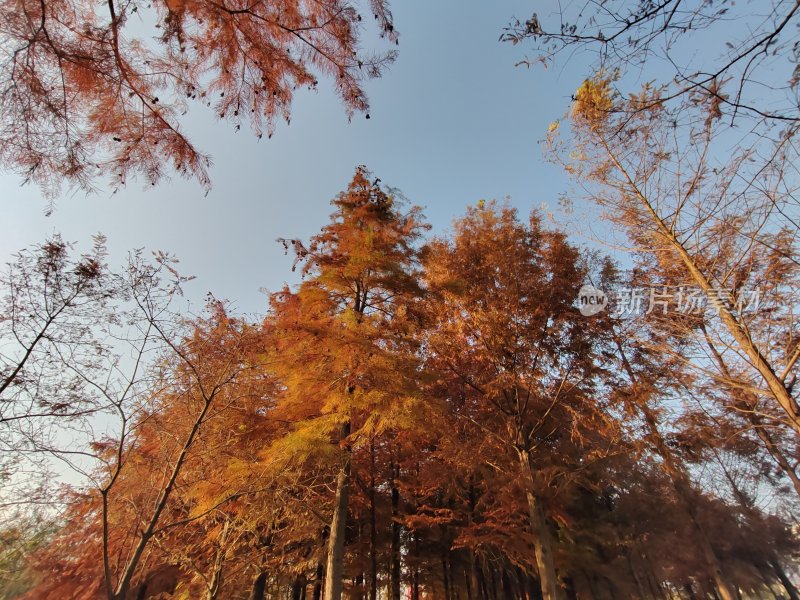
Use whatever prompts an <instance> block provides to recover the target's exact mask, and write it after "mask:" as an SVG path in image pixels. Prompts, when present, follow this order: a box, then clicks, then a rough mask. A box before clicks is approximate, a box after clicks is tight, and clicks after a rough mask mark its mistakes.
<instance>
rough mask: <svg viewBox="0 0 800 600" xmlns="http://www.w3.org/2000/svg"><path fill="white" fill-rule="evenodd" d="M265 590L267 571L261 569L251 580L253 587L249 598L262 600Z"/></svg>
mask: <svg viewBox="0 0 800 600" xmlns="http://www.w3.org/2000/svg"><path fill="white" fill-rule="evenodd" d="M266 590H267V572H266V571H261V573H259V574H258V577H256V578H255V580H254V581H253V588H252V589H251V590H250V600H264V592H266Z"/></svg>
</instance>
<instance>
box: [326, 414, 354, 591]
mask: <svg viewBox="0 0 800 600" xmlns="http://www.w3.org/2000/svg"><path fill="white" fill-rule="evenodd" d="M348 435H350V422H349V421H348V422H347V423H345V424H344V425H342V432H341V439H342V440H344V439H345V438H347V436H348ZM343 460H344V463H343V464H342V466H341V468H340V469H339V474H338V476H337V477H336V500H335V502H334V509H333V518H332V519H331V529H330V537H329V538H328V564H327V568H326V572H325V600H341V598H342V579H343V576H344V573H343V569H344V534H345V523H346V521H347V503H348V497H349V493H350V450H349V449H347V450H345V456H344V459H343Z"/></svg>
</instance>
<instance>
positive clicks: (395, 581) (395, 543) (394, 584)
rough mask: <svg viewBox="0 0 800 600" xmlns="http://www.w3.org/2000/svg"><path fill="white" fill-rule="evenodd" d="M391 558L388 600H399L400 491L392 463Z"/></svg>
mask: <svg viewBox="0 0 800 600" xmlns="http://www.w3.org/2000/svg"><path fill="white" fill-rule="evenodd" d="M391 470H392V548H391V550H392V558H391V590H390V595H389V598H390V600H400V522H399V520H398V519H399V513H400V490H399V489H398V488H397V480H398V479H399V478H400V466H399V465H396V464H394V463H392V465H391Z"/></svg>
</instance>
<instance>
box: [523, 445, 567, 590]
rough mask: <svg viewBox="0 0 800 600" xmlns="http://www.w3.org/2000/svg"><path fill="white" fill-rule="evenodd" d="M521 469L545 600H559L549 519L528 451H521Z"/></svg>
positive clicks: (537, 566)
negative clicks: (536, 488)
mask: <svg viewBox="0 0 800 600" xmlns="http://www.w3.org/2000/svg"><path fill="white" fill-rule="evenodd" d="M519 457H520V468H521V469H522V477H523V480H524V481H525V483H526V488H527V489H526V492H525V495H526V497H527V500H528V518H529V519H530V526H531V533H532V534H533V548H534V554H535V557H536V568H537V569H538V570H539V581H540V584H541V587H542V598H543V600H559V598H560V595H559V589H558V580H557V578H556V568H555V564H554V563H553V548H552V543H551V541H550V530H549V529H548V528H547V519H546V518H545V515H544V510H543V509H542V504H541V502H539V500H538V498H536V496H535V495H534V493H533V489H534V482H533V471H532V467H531V458H530V454H529V453H528V451H527V450H520V452H519Z"/></svg>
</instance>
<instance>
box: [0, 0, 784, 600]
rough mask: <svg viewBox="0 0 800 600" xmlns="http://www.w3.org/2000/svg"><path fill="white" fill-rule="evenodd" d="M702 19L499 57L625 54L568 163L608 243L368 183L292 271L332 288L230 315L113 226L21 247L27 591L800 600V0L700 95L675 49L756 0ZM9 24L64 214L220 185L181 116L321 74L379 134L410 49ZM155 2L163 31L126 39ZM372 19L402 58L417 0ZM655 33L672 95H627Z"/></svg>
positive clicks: (577, 33)
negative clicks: (108, 193)
mask: <svg viewBox="0 0 800 600" xmlns="http://www.w3.org/2000/svg"><path fill="white" fill-rule="evenodd" d="M162 4H163V6H162ZM688 4H690V5H691V6H687V3H685V2H684V3H682V2H681V1H680V0H665V1H664V2H663V3H653V2H650V1H642V2H607V3H604V2H601V3H599V4H597V5H596V6H595V4H594V3H590V4H589V5H588V6H590V7H593V11H594V12H595V13H596V14H594V16H592V17H587V16H586V14H585V13H584V12H580V13H579V14H577V15H572V16H570V14H569V13H568V11H569V10H571V9H569V8H565V9H564V11H566V12H563V13H562V14H561V17H562V18H561V25H560V29H557V30H554V31H553V32H549V30H547V29H546V26H547V25H548V23H544V22H542V21H540V18H539V17H538V16H537V15H536V14H534V15H533V17H531V18H530V19H528V20H525V21H521V20H516V21H513V22H511V23H510V24H509V26H508V28H507V29H506V31H505V32H504V33H503V36H502V38H501V40H502V41H504V42H508V43H513V44H527V45H529V47H533V48H537V49H538V50H541V51H542V52H543V53H544V54H543V55H542V56H541V57H540V59H541V60H542V61H544V62H553V61H556V60H557V59H558V58H559V57H560V56H562V55H564V54H568V53H570V52H572V51H577V50H578V49H581V50H582V51H584V52H587V53H589V55H591V56H593V57H594V58H595V59H596V63H594V64H593V70H592V73H591V74H589V76H588V77H586V79H585V80H584V82H583V84H582V85H581V86H580V87H579V88H578V89H577V90H576V91H575V93H574V96H573V97H572V99H571V101H570V105H569V106H568V107H567V110H566V113H565V114H564V115H563V117H562V118H561V119H560V120H556V121H553V123H552V124H551V125H550V127H549V129H548V131H547V132H546V138H545V139H544V140H543V142H542V146H543V148H544V151H545V157H546V159H547V160H549V161H551V162H552V163H555V164H557V165H560V166H562V167H563V168H564V170H565V172H566V173H567V174H568V175H569V176H570V177H571V178H572V180H573V181H574V182H575V184H576V189H577V190H578V191H575V192H574V194H572V193H571V195H570V196H569V197H566V196H565V198H564V199H562V203H563V205H564V207H565V209H566V211H565V213H566V214H569V215H573V214H575V212H578V213H579V214H580V210H581V205H585V206H591V207H592V208H593V209H595V210H597V211H599V212H598V213H596V214H600V215H602V217H603V219H604V223H605V225H607V227H608V228H609V231H613V232H614V234H615V235H617V236H618V239H619V240H620V241H619V245H618V246H616V247H612V244H610V243H609V246H608V247H607V251H603V250H600V249H597V248H596V247H591V248H589V247H586V246H585V245H581V244H580V243H578V242H577V241H575V240H574V239H572V237H571V232H570V230H569V227H568V226H566V225H564V223H562V222H559V220H558V219H556V218H554V217H553V216H552V215H549V214H547V213H546V212H544V211H537V210H533V211H530V212H523V211H520V210H518V209H517V208H514V207H513V206H512V205H511V204H509V203H508V202H498V201H494V200H479V201H477V202H475V201H474V200H473V201H472V204H466V200H465V204H466V208H465V209H463V210H462V211H461V214H460V215H459V216H457V217H456V218H455V220H454V221H453V223H452V225H451V227H450V228H449V229H448V230H446V231H432V228H431V227H430V225H429V224H428V223H427V221H426V218H425V215H424V214H423V209H422V208H420V207H419V206H417V205H415V204H414V203H413V202H412V201H411V200H408V199H406V198H405V197H404V196H403V194H402V193H401V192H400V191H399V190H398V189H396V188H392V187H389V186H388V185H386V184H384V183H383V182H382V181H381V180H380V179H379V178H378V176H377V175H380V174H379V173H372V172H370V171H369V170H368V168H367V167H366V166H359V167H357V168H356V169H355V174H354V175H353V176H352V179H351V181H350V183H349V185H348V187H347V188H346V189H344V190H342V191H341V192H340V193H339V194H338V195H336V196H335V197H334V198H333V199H332V201H331V206H332V213H331V214H330V217H329V219H328V220H327V222H326V221H325V220H324V219H320V220H319V224H318V233H316V234H315V235H314V236H312V237H311V238H310V239H307V240H306V239H297V238H291V237H287V238H280V239H278V240H277V244H276V245H275V247H274V253H273V256H272V257H265V260H270V258H275V257H277V256H280V255H281V253H284V254H285V255H288V256H290V257H291V260H293V265H292V267H291V270H292V271H294V272H295V275H296V279H297V282H296V283H295V284H293V285H285V286H284V287H283V288H282V289H278V290H271V291H270V292H269V294H268V302H267V307H266V309H265V310H264V312H263V314H259V315H243V314H241V313H240V312H239V311H237V310H236V309H235V305H234V301H235V299H232V300H230V301H229V300H225V299H218V298H216V297H214V296H213V295H211V294H209V296H208V298H207V302H206V305H205V307H204V309H203V310H202V311H201V312H200V313H199V314H194V313H192V312H191V311H190V310H188V309H187V308H185V307H186V302H185V301H183V299H182V294H183V291H184V288H185V287H186V286H187V284H188V282H189V281H190V280H191V279H192V278H191V277H189V276H187V275H185V274H183V273H181V271H180V265H179V263H178V261H177V258H176V257H174V256H172V255H171V254H168V253H165V252H155V253H153V254H149V253H147V252H145V251H144V250H133V251H131V253H130V254H129V256H128V259H127V261H126V262H124V263H123V264H118V263H117V261H115V260H114V259H112V258H110V256H109V252H108V249H107V240H106V239H105V238H104V237H103V236H101V235H98V236H97V237H96V238H95V239H94V240H93V243H92V245H91V248H90V249H88V250H85V249H84V250H81V249H80V248H81V246H79V245H78V244H74V243H72V242H71V241H70V240H65V239H63V238H62V237H61V236H60V235H58V234H54V235H52V236H50V237H49V238H48V239H46V240H44V241H42V242H41V243H39V244H38V245H35V246H33V247H29V248H27V249H25V250H22V251H20V252H19V253H18V254H17V255H15V256H14V257H13V258H12V259H11V260H10V261H9V262H8V264H7V265H6V268H5V269H4V270H3V271H2V274H0V599H2V600H11V599H14V598H20V599H26V600H38V599H50V598H54V599H55V598H59V599H61V598H63V599H76V600H77V599H80V600H94V599H98V600H99V599H107V600H126V599H130V600H134V599H135V600H145V599H147V598H153V599H156V598H160V599H167V598H173V599H183V600H188V599H195V598H198V599H204V600H225V599H231V600H233V599H241V600H245V599H247V600H265V599H267V598H271V599H279V598H280V599H284V598H285V599H291V600H301V599H303V600H312V599H313V600H322V599H324V600H340V599H342V598H347V599H351V600H367V599H369V600H377V599H378V598H382V599H387V600H400V599H401V598H407V599H409V600H432V599H442V600H506V599H507V600H539V599H541V600H616V599H624V598H630V599H633V598H641V599H649V600H673V599H682V600H697V599H701V598H703V599H709V598H710V599H714V600H741V599H747V598H752V599H773V598H774V599H787V598H788V599H790V600H800V585H798V575H797V574H798V564H800V562H799V561H800V521H799V520H798V519H800V404H799V403H798V391H797V390H796V389H795V383H796V381H797V376H798V369H800V367H798V360H799V359H800V324H798V322H797V318H796V316H795V315H796V312H797V307H798V302H797V297H798V292H800V262H799V261H800V255H799V254H798V247H797V235H798V202H797V194H796V192H797V186H798V183H799V181H798V176H797V171H796V166H795V165H796V163H797V152H796V148H795V144H796V137H795V135H796V133H797V128H798V126H800V116H798V115H799V114H800V111H798V103H797V102H796V99H797V91H798V87H799V86H800V83H799V82H800V70H799V69H800V67H797V66H796V63H797V60H796V58H797V55H798V50H797V48H798V43H797V42H796V41H795V40H793V39H792V37H791V34H789V36H788V38H780V35H781V34H783V33H786V32H787V31H788V30H789V28H794V30H795V33H796V27H797V23H796V22H795V21H794V20H793V19H794V18H795V16H796V13H797V12H798V10H800V4H798V3H796V2H788V3H787V2H781V1H775V2H774V3H772V4H771V5H770V7H771V8H770V10H769V11H768V12H767V14H768V18H765V19H762V20H760V21H759V23H760V27H761V28H760V29H754V30H749V32H748V34H747V36H746V37H745V38H743V39H742V40H740V43H738V44H731V43H730V42H729V43H728V44H727V50H726V52H728V54H727V55H726V56H727V59H726V61H724V62H723V63H721V64H722V66H721V67H720V68H719V69H717V68H716V67H713V69H716V70H713V69H712V70H710V71H709V72H706V71H702V70H699V71H696V72H692V73H689V72H688V71H686V70H685V69H684V67H683V66H682V65H681V63H680V59H681V57H682V56H683V55H681V54H680V52H678V51H677V50H676V51H675V54H674V55H672V54H669V52H671V51H672V49H673V48H675V47H677V45H678V44H679V43H680V42H681V40H684V39H691V37H689V38H687V37H686V36H691V35H692V34H693V33H696V32H699V33H701V34H702V33H703V32H704V31H706V30H707V29H709V28H711V27H714V26H718V25H719V24H720V23H722V25H723V26H726V27H727V25H726V23H727V19H728V18H727V17H726V16H725V15H726V13H727V11H728V10H729V9H730V10H734V8H735V5H734V4H733V3H729V2H724V1H716V0H714V1H703V2H691V3H688ZM0 5H1V6H2V10H3V14H2V19H1V20H0V25H2V32H3V35H4V36H5V37H6V39H7V41H9V43H10V42H11V41H13V42H15V43H16V44H17V45H16V46H15V47H16V48H17V49H16V51H14V52H12V53H10V54H11V56H12V58H11V59H9V62H8V64H7V65H5V66H3V67H2V69H3V78H4V81H8V82H10V83H11V84H10V85H9V86H8V87H7V88H6V89H4V91H2V93H1V94H0V98H2V108H3V111H4V116H3V123H4V127H3V129H2V131H0V143H2V149H0V161H2V162H3V165H4V168H6V169H9V170H11V171H14V172H16V173H17V174H19V175H22V176H23V177H24V178H25V179H26V180H28V181H30V182H32V183H34V184H36V185H39V186H40V188H41V189H42V191H43V194H45V196H46V197H49V198H53V197H54V195H57V194H58V191H59V189H60V186H61V185H62V184H66V185H71V186H76V187H77V188H80V189H84V190H90V189H91V188H92V187H93V186H94V185H95V184H96V182H97V181H98V180H99V179H104V178H105V179H106V180H108V181H110V182H111V185H112V187H120V186H124V185H125V179H126V178H128V177H136V176H137V175H138V176H139V177H142V178H144V180H145V181H146V183H147V184H148V186H149V185H150V184H153V185H156V184H162V183H163V179H164V178H165V177H166V175H165V169H167V168H171V169H173V170H174V171H175V172H177V173H180V174H182V175H185V176H187V177H191V178H195V179H196V180H198V181H199V182H200V183H201V184H202V185H203V186H204V187H208V186H210V185H211V180H210V177H209V174H208V172H207V168H208V167H209V166H210V162H209V160H208V158H207V157H206V156H205V155H204V154H203V153H202V152H201V151H200V150H198V149H196V148H195V147H194V145H193V144H192V142H190V141H189V139H188V137H186V136H185V135H184V134H183V133H182V132H181V131H182V130H181V128H180V124H179V123H180V120H181V110H182V109H183V108H184V104H185V102H186V101H185V100H184V98H188V99H189V100H193V101H194V100H198V101H199V102H200V103H201V104H204V105H206V107H209V106H211V105H212V101H211V100H207V98H210V97H211V95H212V93H213V95H214V98H215V100H214V101H213V102H214V106H213V110H214V111H215V112H216V113H218V117H219V118H222V119H226V120H230V121H232V122H233V125H234V127H235V128H237V129H238V128H239V127H240V125H241V124H242V123H243V122H245V123H249V124H250V125H251V126H252V127H253V128H254V130H255V132H256V134H257V135H259V136H260V135H261V134H262V129H263V131H264V132H267V133H269V132H270V131H271V129H272V128H273V127H274V121H275V119H276V118H278V119H279V118H284V119H286V120H287V121H288V119H289V106H290V103H291V100H292V93H293V91H294V90H295V89H296V88H297V87H308V86H310V87H314V86H316V84H317V82H316V77H317V75H322V76H327V77H329V78H331V79H332V80H333V81H334V82H335V86H336V90H337V92H338V93H339V95H340V96H341V99H342V101H343V102H344V105H345V108H346V110H347V111H349V112H350V114H352V113H353V112H358V111H361V112H366V110H367V109H368V103H367V99H366V95H365V94H364V92H363V89H362V85H363V81H364V80H366V79H368V78H370V77H377V76H380V75H381V74H382V72H383V68H384V66H386V65H388V64H389V63H390V62H391V61H392V60H393V57H394V50H390V51H387V52H385V53H384V54H376V55H367V54H364V55H362V54H361V47H360V46H359V35H360V33H359V32H360V29H359V27H360V25H358V23H359V22H360V21H361V16H360V15H359V13H358V12H357V11H356V8H354V7H353V6H350V5H349V4H347V3H341V2H338V1H331V2H312V3H305V2H295V1H292V0H281V1H280V2H263V1H262V2H255V3H246V2H238V1H237V2H229V3H227V4H226V3H225V2H222V3H217V2H212V1H210V0H185V1H181V2H173V1H171V0H168V1H167V2H164V3H153V4H152V5H147V6H145V5H144V4H140V3H136V2H116V3H115V1H114V0H109V2H108V5H107V7H106V6H104V9H105V10H107V11H108V13H109V14H108V15H106V16H104V17H102V18H101V16H100V15H98V14H97V7H95V6H94V5H91V6H90V5H89V3H84V2H81V1H78V0H58V1H57V2H53V3H52V4H51V3H50V2H38V1H37V2H31V1H29V0H2V3H0ZM139 6H141V7H142V10H143V11H144V10H151V11H153V12H154V14H155V17H156V18H157V19H158V21H159V22H160V23H162V25H163V28H162V34H161V37H159V38H158V39H157V40H156V41H155V42H153V44H151V45H149V46H148V45H147V44H144V45H142V44H137V43H136V40H134V39H133V38H132V37H130V36H126V35H123V33H122V32H123V30H124V29H125V26H126V24H127V18H128V17H129V16H130V15H131V14H133V12H136V10H137V9H138V8H139ZM367 10H368V11H369V10H371V11H372V14H373V15H374V17H375V21H376V22H377V24H378V25H377V27H378V33H379V36H380V37H382V38H383V39H384V41H387V42H390V43H391V44H394V43H395V42H396V41H397V33H396V31H395V29H394V25H393V21H392V15H391V13H390V12H389V11H388V6H387V5H386V4H385V2H383V1H382V0H374V1H373V2H372V3H371V4H370V6H369V7H368V8H367ZM739 10H747V9H739ZM102 19H105V20H102ZM568 19H572V20H568ZM604 19H605V20H604ZM101 22H102V24H103V25H102V26H101V25H100V23H101ZM78 23H84V25H85V27H82V26H78V25H77V24H78ZM89 23H95V25H92V26H90V25H89ZM131 35H133V34H131ZM779 39H780V40H781V41H779ZM232 40H234V41H236V43H233V42H232ZM658 40H662V41H665V43H666V48H668V49H669V51H666V50H665V51H663V52H666V54H665V56H666V57H667V58H668V59H669V61H668V62H669V64H670V65H671V68H674V71H675V73H674V74H672V73H671V74H670V76H669V77H673V76H674V79H669V80H664V81H662V82H660V83H659V82H658V81H652V82H648V83H645V84H643V85H640V86H638V87H637V88H636V89H635V90H634V91H628V92H625V91H624V88H625V86H627V85H628V84H627V81H628V80H627V79H626V69H628V68H630V67H631V65H634V66H635V65H643V64H645V65H646V64H649V62H648V61H651V60H652V57H653V54H654V53H655V54H658V53H659V52H662V50H658V49H657V48H658V44H657V42H658ZM9 47H11V46H9ZM3 52H4V53H5V52H6V51H5V50H4V51H3ZM528 62H529V63H531V64H532V63H535V62H537V59H535V58H531V59H530V61H528ZM787 64H788V65H789V66H790V67H791V69H790V71H789V76H788V77H784V80H783V81H784V83H781V84H780V85H779V84H778V83H779V81H781V80H780V77H782V76H784V75H785V73H784V72H783V71H780V74H779V75H775V72H776V69H778V67H785V66H786V65H787ZM153 65H156V67H157V69H156V70H158V69H160V71H159V72H158V73H157V74H156V75H153V73H152V69H153ZM776 65H777V66H776ZM792 65H794V66H792ZM529 66H530V65H529ZM759 77H760V79H759ZM54 82H56V83H57V85H56V84H54ZM765 82H766V83H765ZM767 83H768V84H769V85H767ZM766 88H769V90H770V92H769V93H768V94H765V93H764V92H763V91H759V90H763V89H766ZM165 89H168V90H170V91H171V92H175V91H177V92H179V94H178V95H179V96H180V99H179V100H175V101H173V102H172V103H170V101H169V100H168V99H167V98H168V97H169V94H167V93H165ZM753 90H757V91H753ZM156 94H158V95H160V96H161V97H162V98H164V99H163V100H159V97H158V96H157V95H156ZM765 96H766V98H767V99H766V100H765V99H764V98H765ZM793 101H795V102H794V104H793ZM22 124H24V126H23V125H22ZM742 132H744V133H742ZM156 150H157V151H156ZM165 157H166V160H165ZM392 183H393V184H398V185H401V186H402V183H403V182H392ZM286 235H291V232H287V234H286ZM615 243H616V242H615ZM623 245H624V247H623ZM287 271H288V268H287ZM289 276H291V274H290V273H287V277H289ZM67 473H69V475H68V476H67V475H66V474H67Z"/></svg>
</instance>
